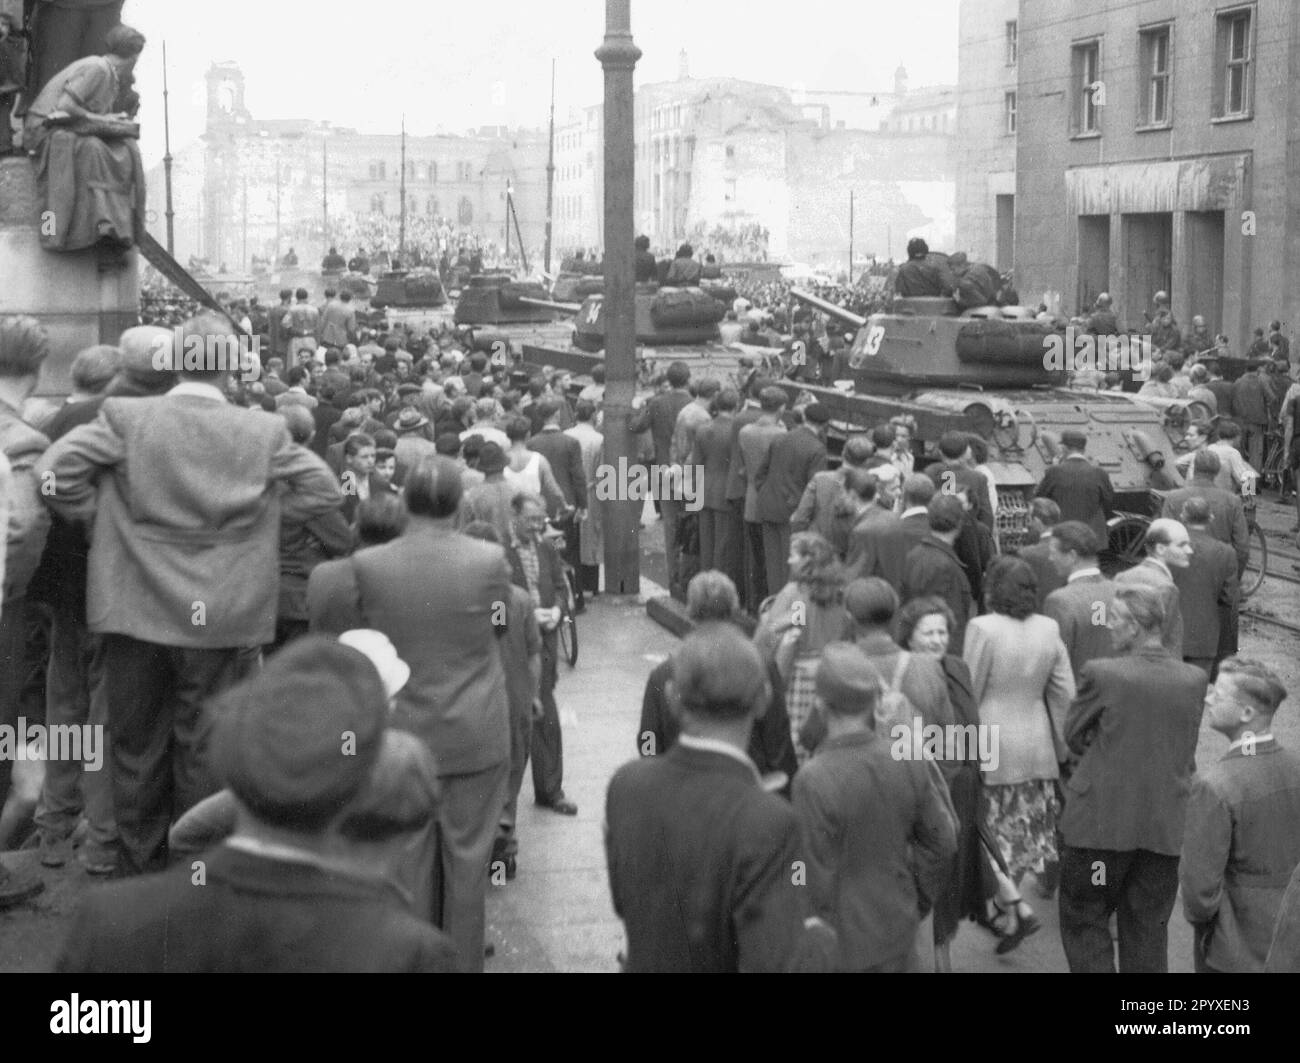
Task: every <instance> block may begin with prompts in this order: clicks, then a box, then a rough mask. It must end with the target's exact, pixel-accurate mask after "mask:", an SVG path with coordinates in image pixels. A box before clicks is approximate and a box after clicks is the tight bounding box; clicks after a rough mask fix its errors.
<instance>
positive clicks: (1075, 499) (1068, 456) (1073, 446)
mask: <svg viewBox="0 0 1300 1063" xmlns="http://www.w3.org/2000/svg"><path fill="white" fill-rule="evenodd" d="M1061 445H1062V446H1063V447H1064V448H1065V455H1064V456H1063V457H1062V458H1061V460H1060V462H1059V463H1058V464H1056V465H1051V466H1049V467H1048V469H1047V471H1046V472H1045V473H1043V479H1042V480H1041V481H1040V482H1039V484H1038V488H1037V491H1036V494H1037V497H1039V498H1050V499H1051V500H1052V501H1053V502H1055V503H1056V504H1057V505H1058V506H1059V507H1060V509H1061V520H1078V521H1082V522H1083V523H1084V524H1086V525H1088V527H1090V528H1091V529H1092V530H1093V532H1095V533H1096V535H1097V536H1098V537H1099V538H1100V539H1101V540H1102V542H1105V541H1106V521H1107V520H1109V519H1110V517H1111V516H1112V515H1113V514H1114V512H1115V510H1114V500H1115V488H1114V487H1113V486H1112V484H1111V482H1110V476H1109V475H1108V474H1107V472H1106V470H1105V469H1103V468H1101V467H1100V466H1099V465H1094V464H1092V462H1090V461H1089V460H1088V457H1087V455H1086V454H1085V453H1084V451H1085V450H1087V448H1088V437H1087V435H1086V434H1085V433H1083V432H1080V431H1079V430H1078V429H1077V428H1069V429H1066V430H1065V431H1064V432H1062V433H1061Z"/></svg>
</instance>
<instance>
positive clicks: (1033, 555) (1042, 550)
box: [1016, 498, 1065, 613]
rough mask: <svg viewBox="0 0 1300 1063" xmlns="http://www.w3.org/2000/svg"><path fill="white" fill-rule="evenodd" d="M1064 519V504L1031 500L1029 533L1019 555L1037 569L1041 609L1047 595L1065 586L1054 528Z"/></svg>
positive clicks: (1047, 500)
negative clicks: (1055, 548)
mask: <svg viewBox="0 0 1300 1063" xmlns="http://www.w3.org/2000/svg"><path fill="white" fill-rule="evenodd" d="M1060 522H1061V507H1060V506H1058V505H1057V504H1056V503H1055V502H1053V501H1052V500H1051V499H1050V498H1035V499H1033V500H1031V501H1030V503H1029V535H1028V537H1027V538H1026V543H1025V545H1024V546H1022V547H1021V548H1020V549H1019V550H1017V551H1016V556H1017V557H1018V558H1020V560H1022V561H1024V562H1025V563H1026V564H1027V565H1028V566H1029V567H1030V568H1032V569H1033V570H1034V576H1035V578H1037V580H1038V611H1039V612H1040V613H1041V612H1042V611H1043V605H1044V603H1045V602H1046V601H1047V596H1048V595H1049V594H1051V593H1052V592H1053V591H1055V590H1059V589H1060V588H1061V587H1064V586H1065V575H1064V574H1063V573H1062V572H1060V570H1059V569H1057V567H1056V566H1055V565H1054V564H1053V563H1052V557H1051V551H1052V546H1051V543H1052V529H1053V528H1054V527H1056V525H1057V524H1059V523H1060Z"/></svg>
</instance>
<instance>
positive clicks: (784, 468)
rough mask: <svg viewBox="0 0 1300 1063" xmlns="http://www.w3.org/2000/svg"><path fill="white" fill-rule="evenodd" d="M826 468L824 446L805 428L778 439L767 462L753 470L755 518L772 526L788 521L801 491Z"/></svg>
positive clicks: (810, 430) (774, 442)
mask: <svg viewBox="0 0 1300 1063" xmlns="http://www.w3.org/2000/svg"><path fill="white" fill-rule="evenodd" d="M824 468H826V444H825V443H823V442H822V440H821V439H820V438H819V437H818V435H817V433H816V432H814V431H813V430H812V429H811V428H808V427H807V426H800V427H799V428H795V429H793V430H792V431H789V432H786V433H785V434H784V435H781V436H778V437H777V438H776V439H775V440H774V441H773V443H772V446H771V447H770V448H769V449H768V452H767V461H766V462H764V463H763V464H761V465H760V466H759V467H758V468H757V469H756V470H755V471H754V482H755V484H757V486H758V519H759V520H761V521H770V522H772V523H774V524H784V523H785V522H787V521H788V520H789V519H790V517H791V515H792V514H793V513H794V511H795V509H797V508H798V506H799V500H800V499H801V498H802V497H803V489H804V488H805V487H807V486H808V481H810V480H811V479H812V478H813V474H814V473H818V472H821V470H822V469H824Z"/></svg>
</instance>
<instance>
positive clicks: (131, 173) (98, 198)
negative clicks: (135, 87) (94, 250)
mask: <svg viewBox="0 0 1300 1063" xmlns="http://www.w3.org/2000/svg"><path fill="white" fill-rule="evenodd" d="M107 48H108V50H107V53H106V54H104V55H95V56H87V57H85V58H83V59H78V60H76V61H75V62H73V63H72V64H70V65H69V66H66V67H64V68H63V69H62V70H60V71H59V72H58V73H57V74H55V75H54V77H52V78H51V79H50V81H49V83H48V84H47V85H46V86H45V88H43V89H42V90H41V92H40V95H38V96H37V97H36V99H35V100H33V101H32V103H31V106H30V107H29V108H28V111H27V115H26V119H25V124H24V128H23V145H24V147H25V148H26V149H27V150H28V151H29V152H30V153H31V154H32V155H33V156H34V158H35V161H36V182H37V187H38V189H39V191H40V195H41V200H42V215H41V222H42V224H41V246H42V247H44V248H45V249H46V250H49V251H77V250H81V249H83V248H87V247H94V246H96V245H99V244H103V245H106V246H107V247H108V248H110V249H114V250H118V251H121V250H124V249H125V248H127V247H130V246H131V245H132V244H134V243H135V242H136V240H137V236H138V234H139V233H140V232H143V230H144V197H145V180H144V166H143V165H142V163H141V161H140V149H139V147H138V146H137V144H136V140H137V138H138V136H139V127H138V126H137V125H136V124H135V123H134V122H133V121H131V120H130V118H129V116H128V114H127V113H126V111H127V109H128V108H132V107H133V105H134V104H135V102H136V99H138V98H136V99H133V97H134V96H135V94H134V92H133V91H132V90H131V84H132V80H133V78H132V71H133V69H134V67H135V62H136V59H137V58H138V57H139V55H140V52H141V51H142V50H143V48H144V36H143V35H142V34H141V33H140V32H139V31H137V30H133V29H131V28H130V27H129V26H115V27H113V29H111V30H109V31H108V34H107Z"/></svg>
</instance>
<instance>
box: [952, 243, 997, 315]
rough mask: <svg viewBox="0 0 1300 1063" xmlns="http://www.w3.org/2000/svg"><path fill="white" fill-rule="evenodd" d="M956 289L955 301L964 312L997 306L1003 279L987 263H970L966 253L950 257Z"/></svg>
mask: <svg viewBox="0 0 1300 1063" xmlns="http://www.w3.org/2000/svg"><path fill="white" fill-rule="evenodd" d="M948 268H949V269H951V270H952V275H953V279H954V280H955V281H956V289H955V291H954V292H953V296H952V297H953V299H954V301H955V302H956V303H957V305H958V306H960V307H961V308H962V309H963V310H974V309H975V308H976V307H978V306H996V305H998V302H999V299H998V297H999V294H1000V293H1001V290H1002V277H1001V275H1000V274H999V273H998V271H997V270H995V269H994V268H993V267H992V266H990V265H989V264H988V263H987V262H968V261H967V259H966V252H965V251H958V252H957V253H956V254H953V255H949V256H948Z"/></svg>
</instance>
